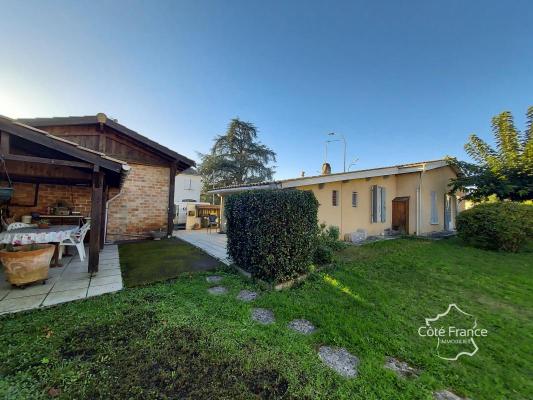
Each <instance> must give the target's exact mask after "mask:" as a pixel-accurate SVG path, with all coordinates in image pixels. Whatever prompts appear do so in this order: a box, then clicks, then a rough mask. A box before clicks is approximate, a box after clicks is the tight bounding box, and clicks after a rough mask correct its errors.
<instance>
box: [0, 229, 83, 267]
mask: <svg viewBox="0 0 533 400" xmlns="http://www.w3.org/2000/svg"><path fill="white" fill-rule="evenodd" d="M78 229H79V226H77V225H52V226H50V227H49V228H45V229H40V228H33V227H32V228H20V229H13V230H11V231H5V232H1V233H0V243H3V244H15V245H24V244H32V243H53V244H54V245H55V250H54V258H53V261H52V267H60V266H61V264H60V263H59V243H61V242H62V241H63V240H65V239H67V238H68V237H70V235H72V234H73V233H75V232H76V231H77V230H78Z"/></svg>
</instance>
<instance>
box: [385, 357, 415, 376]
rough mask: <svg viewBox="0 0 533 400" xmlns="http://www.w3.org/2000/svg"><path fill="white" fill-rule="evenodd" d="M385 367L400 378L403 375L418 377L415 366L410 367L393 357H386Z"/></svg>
mask: <svg viewBox="0 0 533 400" xmlns="http://www.w3.org/2000/svg"><path fill="white" fill-rule="evenodd" d="M385 368H388V369H390V370H392V371H394V372H396V375H398V376H399V377H400V378H405V377H415V378H416V377H418V374H419V371H418V370H417V369H416V368H413V367H411V366H410V365H409V364H407V363H406V362H403V361H400V360H398V359H397V358H394V357H388V358H387V361H386V362H385Z"/></svg>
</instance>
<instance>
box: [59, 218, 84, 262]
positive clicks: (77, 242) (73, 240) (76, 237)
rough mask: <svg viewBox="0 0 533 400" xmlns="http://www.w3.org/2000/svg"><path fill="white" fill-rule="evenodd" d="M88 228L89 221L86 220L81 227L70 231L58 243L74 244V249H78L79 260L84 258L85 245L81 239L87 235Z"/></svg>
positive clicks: (62, 244) (64, 244) (61, 244)
mask: <svg viewBox="0 0 533 400" xmlns="http://www.w3.org/2000/svg"><path fill="white" fill-rule="evenodd" d="M89 229H91V223H90V222H86V223H85V224H83V226H82V227H81V228H79V230H78V231H76V232H74V233H72V234H71V235H70V236H69V237H68V238H66V239H64V240H63V241H61V242H60V243H59V245H60V246H75V247H76V249H78V254H79V256H80V260H81V261H83V260H84V259H85V245H84V243H83V241H84V239H85V235H87V232H89Z"/></svg>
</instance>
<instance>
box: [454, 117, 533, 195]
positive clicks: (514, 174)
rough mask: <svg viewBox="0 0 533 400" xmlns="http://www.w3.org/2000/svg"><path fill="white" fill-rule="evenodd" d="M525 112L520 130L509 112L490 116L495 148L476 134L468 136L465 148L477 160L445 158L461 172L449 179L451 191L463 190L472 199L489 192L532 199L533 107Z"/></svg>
mask: <svg viewBox="0 0 533 400" xmlns="http://www.w3.org/2000/svg"><path fill="white" fill-rule="evenodd" d="M526 115H527V126H526V129H525V131H524V132H523V133H521V132H520V131H518V130H517V129H516V128H515V125H514V121H513V116H512V114H511V113H510V112H508V111H505V112H502V113H501V114H499V115H497V116H495V117H494V118H493V119H492V131H493V134H494V140H495V143H496V148H495V149H494V148H492V147H491V146H490V145H489V144H487V143H486V142H485V141H484V140H482V139H481V138H479V137H478V136H476V135H471V136H470V140H469V142H468V143H467V144H466V145H465V150H466V152H467V153H468V155H470V157H472V159H473V160H474V161H475V162H476V163H468V162H464V161H458V160H457V159H455V158H449V159H448V160H449V163H450V164H451V165H454V166H455V167H456V168H458V169H459V171H460V174H459V176H458V177H457V179H454V180H452V192H457V191H461V192H463V193H466V194H465V196H464V198H465V199H471V200H484V199H486V198H487V197H489V196H491V195H495V196H496V197H498V198H499V199H500V200H505V199H507V200H515V201H522V200H531V199H533V107H529V109H528V110H527V114H526Z"/></svg>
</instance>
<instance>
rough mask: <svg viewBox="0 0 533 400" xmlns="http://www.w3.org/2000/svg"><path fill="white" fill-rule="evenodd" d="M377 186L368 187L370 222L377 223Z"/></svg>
mask: <svg viewBox="0 0 533 400" xmlns="http://www.w3.org/2000/svg"><path fill="white" fill-rule="evenodd" d="M376 192H377V186H376V185H374V186H370V222H377V220H376V213H377V204H376V200H377V195H376Z"/></svg>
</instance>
